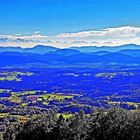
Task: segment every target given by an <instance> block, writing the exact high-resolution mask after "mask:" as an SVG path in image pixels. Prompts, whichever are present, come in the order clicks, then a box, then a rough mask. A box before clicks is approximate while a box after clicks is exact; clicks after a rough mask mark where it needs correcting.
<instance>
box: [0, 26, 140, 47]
mask: <svg viewBox="0 0 140 140" xmlns="http://www.w3.org/2000/svg"><path fill="white" fill-rule="evenodd" d="M124 44H137V45H140V28H139V27H134V26H124V27H116V28H106V29H100V30H92V31H82V32H76V33H62V34H58V35H55V36H47V35H41V34H40V32H39V31H36V32H35V33H34V34H33V35H31V36H22V35H20V34H16V35H0V46H21V47H24V48H27V47H33V46H35V45H49V46H55V47H59V48H67V47H70V46H118V45H124Z"/></svg>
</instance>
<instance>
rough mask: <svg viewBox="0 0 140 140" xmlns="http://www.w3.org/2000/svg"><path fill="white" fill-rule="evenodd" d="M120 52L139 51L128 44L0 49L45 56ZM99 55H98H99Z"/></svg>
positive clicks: (136, 46) (139, 47)
mask: <svg viewBox="0 0 140 140" xmlns="http://www.w3.org/2000/svg"><path fill="white" fill-rule="evenodd" d="M122 50H140V45H135V44H128V45H122V46H115V47H112V46H101V47H97V46H82V47H69V48H67V49H59V48H56V47H53V46H43V45H37V46H35V47H33V48H21V47H3V46H1V47H0V52H5V51H8V52H22V53H39V54H45V53H48V52H55V51H56V53H57V54H58V53H59V54H68V55H69V54H71V53H72V54H74V53H78V51H80V52H83V53H94V52H99V51H100V53H103V54H104V53H107V52H117V51H122ZM99 55H100V54H99Z"/></svg>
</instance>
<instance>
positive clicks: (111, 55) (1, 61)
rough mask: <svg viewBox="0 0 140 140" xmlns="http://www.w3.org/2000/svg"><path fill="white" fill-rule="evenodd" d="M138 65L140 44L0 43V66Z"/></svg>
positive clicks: (139, 61) (139, 62)
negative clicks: (29, 45)
mask: <svg viewBox="0 0 140 140" xmlns="http://www.w3.org/2000/svg"><path fill="white" fill-rule="evenodd" d="M95 64H99V65H102V66H104V65H109V64H113V65H120V64H121V65H126V64H127V65H140V46H138V45H134V44H129V45H123V46H117V47H95V46H89V47H70V48H68V49H58V48H55V47H52V46H42V45H38V46H35V47H33V48H21V47H0V67H14V66H16V67H18V66H22V67H27V66H33V67H42V66H43V67H59V66H60V67H65V66H68V67H71V66H74V67H78V66H86V67H89V66H90V65H95Z"/></svg>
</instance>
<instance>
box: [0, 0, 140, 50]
mask: <svg viewBox="0 0 140 140" xmlns="http://www.w3.org/2000/svg"><path fill="white" fill-rule="evenodd" d="M139 5H140V1H139V0H0V45H4V46H9V45H16V46H19V45H22V46H23V47H31V46H33V45H36V44H38V43H40V44H44V45H56V46H58V47H62V48H63V47H68V46H69V45H77V46H80V45H85V46H87V45H97V46H101V45H114V46H115V45H119V44H123V43H124V42H125V41H126V39H128V36H129V40H130V43H135V41H134V40H137V39H138V37H139V32H138V33H137V31H134V32H135V33H133V37H132V36H131V35H130V31H129V30H133V29H134V30H135V29H138V30H139V28H140V8H139ZM111 29H112V30H115V34H116V31H118V30H119V29H121V30H125V34H127V35H125V39H124V40H122V39H121V41H119V39H120V36H119V37H118V36H114V34H113V35H112V34H111V35H110V36H108V35H107V37H103V36H102V37H99V36H98V37H97V35H95V32H96V31H97V32H100V33H102V30H111ZM126 30H128V33H126ZM85 32H88V33H89V32H90V37H87V34H86V35H85ZM91 32H92V35H91ZM109 32H110V31H109ZM118 32H119V31H118ZM122 32H124V31H122ZM132 32H133V31H131V33H132ZM71 33H73V37H72V38H70V37H69V38H68V37H64V34H65V35H66V34H71ZM77 33H82V35H83V38H81V37H80V38H79V37H77ZM104 33H105V32H103V34H104ZM62 34H63V36H62ZM117 34H119V33H117ZM120 34H121V33H120ZM134 34H135V36H136V37H135V39H134ZM74 35H75V36H74ZM85 36H86V38H85ZM91 36H92V37H91ZM112 36H114V37H113V39H112ZM126 36H127V37H126ZM17 39H18V40H17ZM13 40H14V41H13ZM73 42H74V43H73ZM75 42H76V43H75ZM82 42H83V43H82ZM111 42H112V43H111ZM136 43H137V44H139V41H136Z"/></svg>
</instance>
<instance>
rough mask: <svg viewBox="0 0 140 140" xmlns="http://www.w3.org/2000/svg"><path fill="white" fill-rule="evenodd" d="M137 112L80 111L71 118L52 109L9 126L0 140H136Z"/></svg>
mask: <svg viewBox="0 0 140 140" xmlns="http://www.w3.org/2000/svg"><path fill="white" fill-rule="evenodd" d="M138 139H140V111H130V110H124V109H120V108H112V109H109V110H105V109H99V110H93V111H92V113H91V114H90V115H89V114H85V113H84V111H83V110H81V111H80V112H79V113H75V114H72V115H69V116H68V115H67V116H65V115H63V114H59V115H58V114H57V113H55V112H53V111H52V110H48V111H46V112H44V113H41V114H37V115H36V117H32V118H31V119H30V120H28V121H27V122H26V123H19V124H15V125H14V124H12V125H9V126H8V127H7V129H6V131H5V132H3V133H0V140H138Z"/></svg>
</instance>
